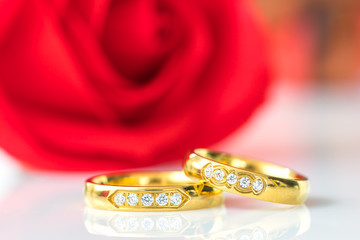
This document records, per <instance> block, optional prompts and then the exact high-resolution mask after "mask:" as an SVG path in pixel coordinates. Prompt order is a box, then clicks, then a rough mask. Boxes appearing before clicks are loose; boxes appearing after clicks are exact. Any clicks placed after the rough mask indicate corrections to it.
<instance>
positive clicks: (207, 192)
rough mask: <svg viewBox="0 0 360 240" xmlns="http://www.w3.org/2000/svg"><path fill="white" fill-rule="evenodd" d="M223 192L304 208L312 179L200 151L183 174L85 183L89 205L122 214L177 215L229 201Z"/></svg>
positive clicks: (149, 174) (94, 179)
mask: <svg viewBox="0 0 360 240" xmlns="http://www.w3.org/2000/svg"><path fill="white" fill-rule="evenodd" d="M222 191H227V192H231V193H235V194H238V195H242V196H246V197H250V198H255V199H259V200H264V201H269V202H276V203H282V204H292V205H298V204H302V203H303V202H304V201H305V200H306V198H307V195H308V192H309V181H308V179H307V178H306V177H304V176H302V175H300V174H298V173H296V172H294V171H292V170H290V169H289V168H285V167H280V166H277V165H274V164H270V163H266V162H261V161H256V160H252V159H247V158H242V157H237V156H233V155H230V154H226V153H221V152H215V151H211V150H208V149H195V150H193V151H191V152H190V153H189V154H187V155H186V157H185V163H184V169H183V171H173V172H136V173H115V174H106V175H99V176H95V177H92V178H90V179H88V180H87V181H86V183H85V202H86V204H87V205H88V206H90V207H93V208H99V209H106V210H120V211H174V210H175V211H176V210H192V209H201V208H210V207H215V206H219V205H221V204H222V203H223V200H224V196H223V194H222Z"/></svg>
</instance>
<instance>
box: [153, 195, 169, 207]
mask: <svg viewBox="0 0 360 240" xmlns="http://www.w3.org/2000/svg"><path fill="white" fill-rule="evenodd" d="M168 201H169V198H168V196H167V195H166V194H165V193H160V194H159V195H158V196H157V197H156V202H157V204H158V205H159V206H165V205H166V204H168Z"/></svg>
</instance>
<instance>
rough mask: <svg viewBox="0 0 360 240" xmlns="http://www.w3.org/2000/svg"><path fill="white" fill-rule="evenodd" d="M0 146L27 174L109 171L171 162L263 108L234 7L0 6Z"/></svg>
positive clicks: (250, 29)
mask: <svg viewBox="0 0 360 240" xmlns="http://www.w3.org/2000/svg"><path fill="white" fill-rule="evenodd" d="M0 13H1V14H0V91H1V93H0V129H1V133H0V146H1V147H2V148H4V149H5V150H6V151H8V152H9V153H10V154H12V155H14V156H15V157H16V158H17V159H19V160H20V161H21V162H23V163H24V165H26V166H27V167H36V168H44V169H58V170H109V169H121V168H128V167H134V166H145V165H149V164H153V163H158V162H163V161H168V160H171V159H176V158H180V157H182V156H183V154H184V153H185V152H186V151H187V150H188V149H190V148H194V147H204V146H208V145H210V144H213V143H215V142H216V141H218V140H220V139H221V138H223V137H225V136H226V135H228V134H229V133H231V132H232V131H233V130H234V129H236V128H238V127H239V126H240V125H242V124H243V123H244V122H245V121H246V120H247V119H248V117H249V116H250V115H251V113H252V112H253V111H254V109H255V108H256V107H257V106H258V105H259V104H260V103H261V101H262V100H263V98H264V92H265V88H266V85H267V80H268V75H267V69H266V59H265V54H264V42H263V40H262V38H261V35H260V33H259V31H258V29H257V26H256V23H255V21H253V19H252V17H251V14H250V11H249V10H248V8H246V7H245V3H244V2H243V1H211V2H209V1H203V0H197V1H184V0H181V1H172V0H168V1H166V0H164V1H160V0H159V1H155V0H154V1H140V0H127V1H70V0H57V1H55V0H54V1H48V0H43V1H35V0H4V1H0Z"/></svg>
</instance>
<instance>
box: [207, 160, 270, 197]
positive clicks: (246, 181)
mask: <svg viewBox="0 0 360 240" xmlns="http://www.w3.org/2000/svg"><path fill="white" fill-rule="evenodd" d="M204 175H205V176H206V177H208V178H211V177H213V178H214V179H216V180H217V181H223V180H224V179H225V177H226V182H227V183H228V184H230V185H234V184H235V183H236V182H237V181H238V177H237V175H236V174H234V173H230V174H228V175H227V176H225V175H226V173H225V171H224V170H222V169H217V170H216V171H214V167H213V165H211V164H209V165H207V166H205V167H204ZM250 184H251V180H250V178H249V177H246V176H243V177H241V178H240V179H239V185H240V186H241V187H242V188H244V189H247V188H249V187H250ZM251 185H252V189H254V190H255V191H256V192H260V191H262V190H263V188H264V183H263V181H261V180H260V179H255V181H254V182H253V183H252V184H251Z"/></svg>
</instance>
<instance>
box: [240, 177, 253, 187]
mask: <svg viewBox="0 0 360 240" xmlns="http://www.w3.org/2000/svg"><path fill="white" fill-rule="evenodd" d="M239 183H240V186H241V187H242V188H248V187H249V186H250V179H249V178H248V177H242V178H241V179H240V181H239Z"/></svg>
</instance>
